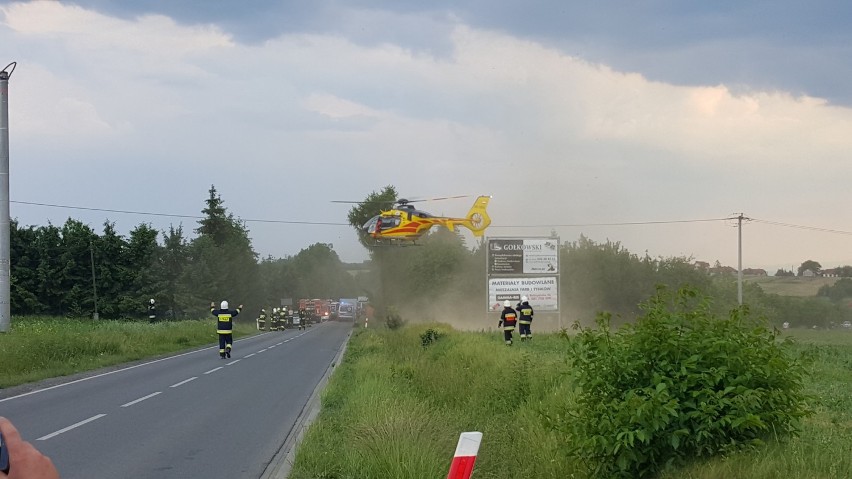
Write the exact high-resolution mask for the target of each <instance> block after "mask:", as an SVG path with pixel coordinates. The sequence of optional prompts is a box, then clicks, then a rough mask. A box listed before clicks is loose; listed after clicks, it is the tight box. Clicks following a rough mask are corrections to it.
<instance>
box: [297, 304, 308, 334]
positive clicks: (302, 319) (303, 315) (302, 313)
mask: <svg viewBox="0 0 852 479" xmlns="http://www.w3.org/2000/svg"><path fill="white" fill-rule="evenodd" d="M307 322H308V311H307V310H306V309H305V308H301V309H300V310H299V329H305V323H307Z"/></svg>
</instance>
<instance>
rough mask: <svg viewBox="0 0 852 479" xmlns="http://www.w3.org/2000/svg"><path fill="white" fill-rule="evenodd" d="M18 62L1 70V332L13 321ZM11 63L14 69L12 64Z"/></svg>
mask: <svg viewBox="0 0 852 479" xmlns="http://www.w3.org/2000/svg"><path fill="white" fill-rule="evenodd" d="M15 65H16V63H14V62H12V63H10V64H8V65H6V68H4V69H3V70H2V71H0V332H2V333H5V332H7V331H9V324H10V322H11V312H10V308H9V306H10V301H11V284H10V276H11V272H10V265H11V259H10V256H11V253H10V252H9V243H10V240H11V236H12V230H11V220H10V213H9V78H10V77H11V76H12V72H13V71H15ZM9 67H11V69H10V68H9Z"/></svg>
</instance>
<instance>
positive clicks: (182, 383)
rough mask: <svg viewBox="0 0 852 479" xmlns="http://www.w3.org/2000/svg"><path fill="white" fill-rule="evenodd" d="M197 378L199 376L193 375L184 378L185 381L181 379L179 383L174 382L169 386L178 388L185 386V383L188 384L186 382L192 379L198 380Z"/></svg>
mask: <svg viewBox="0 0 852 479" xmlns="http://www.w3.org/2000/svg"><path fill="white" fill-rule="evenodd" d="M196 379H198V376H193V377H191V378H189V379H184V380H183V381H181V382H179V383H177V384H172V385H171V386H169V387H170V388H176V387H178V386H183V385H184V384H186V383H188V382H190V381H194V380H196Z"/></svg>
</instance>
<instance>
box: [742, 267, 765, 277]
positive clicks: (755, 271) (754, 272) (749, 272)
mask: <svg viewBox="0 0 852 479" xmlns="http://www.w3.org/2000/svg"><path fill="white" fill-rule="evenodd" d="M743 274H744V275H746V276H766V275H767V274H766V270H765V269H761V268H745V269H744V270H743Z"/></svg>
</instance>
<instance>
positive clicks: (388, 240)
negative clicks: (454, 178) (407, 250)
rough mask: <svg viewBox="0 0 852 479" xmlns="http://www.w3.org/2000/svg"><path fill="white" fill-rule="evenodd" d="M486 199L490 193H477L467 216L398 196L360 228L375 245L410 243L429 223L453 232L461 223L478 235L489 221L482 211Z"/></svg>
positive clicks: (428, 227) (423, 231)
mask: <svg viewBox="0 0 852 479" xmlns="http://www.w3.org/2000/svg"><path fill="white" fill-rule="evenodd" d="M490 200H491V197H490V196H479V197H477V198H476V200H475V201H474V202H473V206H472V207H471V208H470V211H468V212H467V216H465V217H464V218H450V217H444V216H435V215H432V214H430V213H427V212H425V211H421V210H418V209H415V208H414V206H413V205H412V204H411V203H412V202H411V201H409V200H406V199H399V200H397V201H396V203H395V205H394V207H393V208H391V209H389V210H387V211H382V212H381V213H380V214H378V215H376V216H373V217H372V218H370V220H369V221H367V222H366V223H364V225H363V226H362V227H361V229H362V230H363V231H364V232H365V233H367V234H368V235H370V236H371V237H372V238H374V239H375V240H376V241H377V243H379V244H381V243H385V244H392V243H400V244H405V243H409V244H413V243H414V241H415V240H417V239H418V238H420V237H421V236H423V235H424V234H425V233H426V232H427V231H429V230H430V229H432V227H433V226H443V227H445V228H447V229H449V230H450V231H455V228H456V226H464V227H465V228H467V229H469V230H470V231H471V232H472V233H473V235H474V236H477V237H478V236H482V235H483V234H484V233H485V229H486V228H488V225H490V224H491V217H489V216H488V212H487V211H486V208H487V207H488V202H489V201H490Z"/></svg>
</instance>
